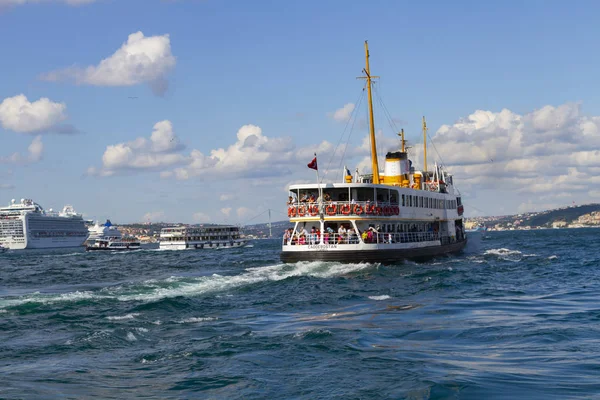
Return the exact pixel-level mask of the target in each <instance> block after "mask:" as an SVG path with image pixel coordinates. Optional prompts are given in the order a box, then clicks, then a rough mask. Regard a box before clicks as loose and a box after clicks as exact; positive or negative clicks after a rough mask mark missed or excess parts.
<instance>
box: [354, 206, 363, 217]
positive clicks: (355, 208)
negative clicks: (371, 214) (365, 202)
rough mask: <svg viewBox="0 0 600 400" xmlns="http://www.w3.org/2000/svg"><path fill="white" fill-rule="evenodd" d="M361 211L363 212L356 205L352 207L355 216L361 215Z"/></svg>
mask: <svg viewBox="0 0 600 400" xmlns="http://www.w3.org/2000/svg"><path fill="white" fill-rule="evenodd" d="M363 211H364V210H363V208H362V206H361V205H360V204H356V205H355V206H354V214H356V215H360V214H362V213H363Z"/></svg>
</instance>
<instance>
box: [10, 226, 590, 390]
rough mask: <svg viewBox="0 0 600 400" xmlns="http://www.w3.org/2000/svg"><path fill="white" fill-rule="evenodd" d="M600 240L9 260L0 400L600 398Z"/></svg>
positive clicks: (562, 236) (262, 247)
mask: <svg viewBox="0 0 600 400" xmlns="http://www.w3.org/2000/svg"><path fill="white" fill-rule="evenodd" d="M599 237H600V230H595V229H571V230H539V231H517V232H515V231H512V232H486V233H478V234H477V236H474V237H472V238H471V241H470V242H469V244H468V246H467V249H466V250H465V252H464V253H463V254H461V255H458V256H452V257H442V258H437V259H434V260H431V261H429V262H425V263H414V262H404V263H399V264H397V265H381V264H366V263H357V264H340V263H322V262H300V263H296V264H282V263H281V262H280V261H279V249H280V245H279V240H260V241H255V242H254V243H253V246H252V247H246V248H238V249H228V250H199V251H194V250H186V251H161V250H158V249H145V250H139V251H133V252H128V253H111V252H91V253H86V252H84V251H82V250H80V249H75V250H73V249H66V250H45V251H39V250H30V251H9V252H7V253H4V254H0V272H1V273H0V398H40V399H48V398H73V399H75V398H77V399H79V398H93V397H95V398H102V399H110V398H118V399H122V398H138V397H144V398H161V399H163V398H207V399H289V398H293V399H320V398H324V399H325V398H326V399H336V398H339V399H382V398H397V399H400V398H410V399H447V398H461V399H491V398H499V399H500V398H505V399H515V398H526V399H532V398H539V399H552V398H555V399H566V398H570V399H572V398H599V397H600V305H599V300H598V299H600V240H599Z"/></svg>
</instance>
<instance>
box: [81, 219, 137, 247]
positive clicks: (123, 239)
mask: <svg viewBox="0 0 600 400" xmlns="http://www.w3.org/2000/svg"><path fill="white" fill-rule="evenodd" d="M141 247H142V245H141V243H140V241H139V239H138V238H136V237H134V236H123V234H122V233H121V231H119V229H118V228H117V227H116V226H114V225H113V224H112V223H111V222H110V220H106V222H105V223H104V225H100V224H99V223H98V222H96V224H95V225H94V226H93V227H90V228H89V236H88V239H87V240H86V246H85V249H86V250H88V251H94V250H113V251H124V250H139V249H141Z"/></svg>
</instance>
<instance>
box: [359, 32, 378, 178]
mask: <svg viewBox="0 0 600 400" xmlns="http://www.w3.org/2000/svg"><path fill="white" fill-rule="evenodd" d="M365 57H366V66H365V69H363V72H364V73H365V75H366V76H362V77H361V78H362V79H366V80H367V93H368V95H369V127H370V133H371V164H372V168H373V183H377V184H378V183H379V163H378V162H377V145H376V143H375V121H373V96H372V95H371V80H372V79H375V78H379V77H378V76H371V70H370V68H369V44H368V42H367V41H366V40H365Z"/></svg>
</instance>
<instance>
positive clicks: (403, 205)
mask: <svg viewBox="0 0 600 400" xmlns="http://www.w3.org/2000/svg"><path fill="white" fill-rule="evenodd" d="M405 206H406V205H405V204H404V195H402V207H405Z"/></svg>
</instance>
